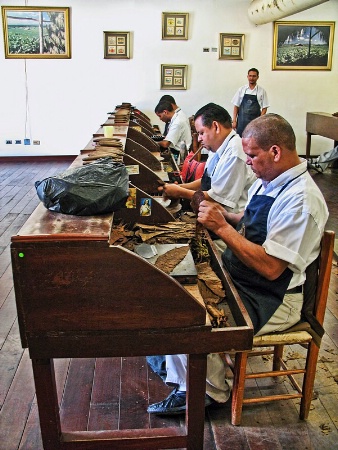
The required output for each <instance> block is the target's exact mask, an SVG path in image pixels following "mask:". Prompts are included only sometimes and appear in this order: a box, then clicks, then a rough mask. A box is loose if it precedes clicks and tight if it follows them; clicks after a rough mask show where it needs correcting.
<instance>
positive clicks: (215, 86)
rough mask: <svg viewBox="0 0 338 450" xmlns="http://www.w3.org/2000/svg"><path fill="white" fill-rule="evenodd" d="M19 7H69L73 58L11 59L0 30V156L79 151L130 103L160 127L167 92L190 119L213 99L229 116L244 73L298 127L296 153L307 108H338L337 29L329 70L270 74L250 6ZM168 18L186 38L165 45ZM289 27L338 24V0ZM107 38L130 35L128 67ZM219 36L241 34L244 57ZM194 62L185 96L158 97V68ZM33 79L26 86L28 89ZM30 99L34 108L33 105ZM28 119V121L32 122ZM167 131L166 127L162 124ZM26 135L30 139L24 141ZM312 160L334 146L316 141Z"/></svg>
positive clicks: (241, 2) (269, 27)
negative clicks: (233, 56) (182, 18)
mask: <svg viewBox="0 0 338 450" xmlns="http://www.w3.org/2000/svg"><path fill="white" fill-rule="evenodd" d="M0 3H1V4H6V5H8V4H10V5H13V6H25V4H26V6H69V7H71V41H72V58H71V59H61V60H60V59H42V60H39V59H26V60H21V59H5V57H4V46H3V33H2V32H1V33H0V36H1V37H0V39H1V41H0V117H1V121H0V124H1V125H0V156H11V155H60V154H78V153H79V151H80V150H81V149H82V148H83V147H85V145H86V144H87V143H88V141H89V140H90V138H91V136H92V134H93V133H94V132H96V130H97V129H98V128H99V126H100V124H101V123H103V122H105V120H106V118H107V112H109V111H111V110H112V109H113V108H114V106H115V105H117V104H119V103H121V102H123V101H126V102H131V103H132V104H133V105H135V106H137V107H138V108H140V109H141V110H142V111H143V112H144V113H146V114H147V115H148V116H150V117H151V119H152V121H153V123H154V124H155V123H157V124H159V121H158V118H157V117H156V115H155V114H154V113H153V110H154V107H155V105H156V104H157V101H158V99H159V98H160V97H161V96H162V95H163V94H166V93H167V94H172V95H173V96H174V97H175V99H176V101H177V103H178V104H179V105H180V106H181V107H182V109H183V110H184V111H185V112H186V114H188V115H191V114H193V113H194V112H196V110H197V109H198V108H199V107H201V106H203V105H204V104H205V103H208V102H210V101H213V102H215V103H219V104H221V105H223V106H224V107H225V108H226V109H228V110H229V111H230V112H231V111H232V105H231V98H232V96H233V94H234V93H235V91H236V90H237V88H238V87H239V86H240V85H242V84H245V82H246V73H247V70H248V69H249V68H250V67H252V66H254V67H257V68H258V69H259V70H260V79H259V83H260V84H261V85H262V86H263V87H264V88H265V89H266V90H267V92H268V95H269V100H270V104H271V107H270V109H269V111H270V112H276V113H279V114H281V115H283V116H284V117H285V118H286V119H287V120H289V122H290V123H291V124H292V125H293V127H294V129H295V132H296V136H297V142H298V151H299V153H301V154H304V152H305V142H306V132H305V119H306V112H307V111H323V112H328V113H334V112H336V111H338V36H337V33H338V24H337V26H336V30H335V43H334V49H333V63H332V70H331V71H308V70H307V71H297V70H296V71H289V70H288V71H272V69H271V67H272V63H271V61H272V43H273V24H272V23H269V24H265V25H259V26H255V25H253V24H252V23H251V22H250V21H249V19H248V16H247V10H248V6H249V4H250V1H249V0H171V1H170V2H169V1H168V0H156V1H154V0H142V1H137V0H95V1H94V0H93V1H89V0H87V1H83V0H68V1H64V2H61V3H60V2H57V1H55V0H43V1H39V0H34V1H33V0H31V1H26V2H24V1H23V0H21V1H15V0H6V1H5V2H3V1H1V2H0ZM165 11H174V12H179V11H181V12H188V13H189V14H190V23H189V40H187V41H166V40H162V39H161V33H162V31H161V28H162V25H161V15H162V12H165ZM283 20H299V21H308V20H316V21H338V0H330V1H328V2H326V3H323V4H321V5H319V6H317V7H314V8H312V9H309V10H307V11H304V12H301V13H298V14H295V15H293V16H289V17H288V18H285V19H283ZM103 31H130V32H131V33H132V55H131V59H129V60H112V59H104V58H103ZM219 33H244V34H245V49H244V60H242V61H241V60H236V61H226V60H219V59H218V53H203V52H202V50H203V47H217V48H218V40H219ZM164 63H165V64H166V63H173V64H187V65H188V89H187V90H184V91H163V90H160V65H161V64H164ZM26 81H27V89H26ZM26 93H28V103H26ZM26 117H27V120H26ZM161 126H162V124H161ZM25 129H26V135H25ZM25 137H27V138H30V139H31V140H33V139H35V140H40V141H41V145H40V146H36V145H34V146H33V145H30V146H24V145H15V144H13V145H6V144H5V141H6V139H12V140H13V141H14V140H15V139H22V140H23V139H24V138H25ZM312 142H313V145H312V153H316V154H318V153H320V152H322V151H325V150H329V149H331V148H332V141H331V140H329V139H326V138H322V137H319V136H314V137H313V139H312Z"/></svg>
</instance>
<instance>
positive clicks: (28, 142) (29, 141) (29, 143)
mask: <svg viewBox="0 0 338 450" xmlns="http://www.w3.org/2000/svg"><path fill="white" fill-rule="evenodd" d="M23 143H24V144H25V145H31V140H30V139H27V138H26V139H24V140H23Z"/></svg>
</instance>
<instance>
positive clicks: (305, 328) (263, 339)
mask: <svg viewBox="0 0 338 450" xmlns="http://www.w3.org/2000/svg"><path fill="white" fill-rule="evenodd" d="M334 239H335V233H334V232H333V231H325V232H324V236H323V238H322V242H321V251H320V254H319V256H318V258H317V259H316V260H315V261H314V262H313V263H312V264H311V265H310V266H309V267H308V269H307V271H306V274H307V276H306V282H305V284H304V306H303V311H302V313H303V316H305V321H303V322H300V323H299V324H297V325H295V326H293V327H292V328H289V329H288V330H286V331H284V332H282V333H271V334H267V335H262V336H255V337H254V339H253V349H252V350H251V351H249V352H239V353H236V354H235V358H234V359H235V361H234V363H233V359H232V358H231V357H230V355H226V360H227V362H228V364H229V365H230V367H231V369H232V370H233V373H234V380H233V392H232V407H231V410H232V419H231V422H232V424H233V425H240V422H241V416H242V407H243V404H245V405H247V404H253V403H260V402H270V401H275V400H287V399H294V398H300V399H301V403H300V413H299V417H300V419H307V417H308V415H309V410H310V404H311V400H312V395H313V394H312V393H313V385H314V380H315V375H316V366H317V359H318V353H319V347H320V343H321V337H322V335H323V334H324V329H323V328H322V324H323V321H324V315H325V309H326V302H327V296H328V290H329V283H330V275H331V267H332V257H333V247H334ZM309 312H310V314H309ZM311 312H313V315H312V314H311ZM294 344H299V345H302V346H304V347H305V348H307V355H306V363H305V367H304V368H301V369H294V368H289V367H287V364H286V363H285V362H284V361H283V359H282V357H283V349H284V346H285V345H294ZM268 354H270V355H273V358H272V370H269V371H266V372H259V373H246V364H247V360H248V357H250V356H257V355H268ZM297 374H303V376H302V386H300V385H299V383H298V382H297V381H296V379H295V377H294V375H297ZM278 376H288V378H289V379H290V381H291V384H292V386H293V387H294V389H295V390H296V391H297V392H296V393H290V394H286V393H285V394H274V395H268V396H260V397H254V398H252V397H250V398H244V389H245V386H244V385H245V380H247V379H256V378H266V377H278Z"/></svg>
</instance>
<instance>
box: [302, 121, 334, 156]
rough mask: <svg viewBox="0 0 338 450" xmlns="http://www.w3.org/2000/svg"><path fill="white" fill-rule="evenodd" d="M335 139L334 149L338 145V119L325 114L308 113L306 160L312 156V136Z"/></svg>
mask: <svg viewBox="0 0 338 450" xmlns="http://www.w3.org/2000/svg"><path fill="white" fill-rule="evenodd" d="M314 134H317V135H319V136H323V137H327V138H330V139H333V141H334V145H333V146H334V147H336V145H338V117H335V116H333V115H332V114H328V113H324V112H308V113H306V159H309V158H310V156H311V136H312V135H314Z"/></svg>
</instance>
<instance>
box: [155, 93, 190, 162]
mask: <svg viewBox="0 0 338 450" xmlns="http://www.w3.org/2000/svg"><path fill="white" fill-rule="evenodd" d="M155 113H156V115H157V117H159V118H160V119H161V120H162V122H164V123H165V124H168V132H167V135H166V136H165V138H164V139H163V141H159V142H158V144H159V145H160V147H162V148H163V149H169V150H170V151H171V152H172V154H173V156H174V158H175V159H176V161H178V159H179V155H180V151H181V148H182V146H183V145H185V146H186V148H187V149H188V148H190V145H191V142H192V137H191V129H190V124H189V120H188V118H187V116H186V115H185V114H184V112H183V111H182V110H181V108H180V107H177V108H176V109H174V107H173V105H172V104H171V103H170V101H168V100H163V101H160V102H159V103H158V105H157V106H156V108H155Z"/></svg>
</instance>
